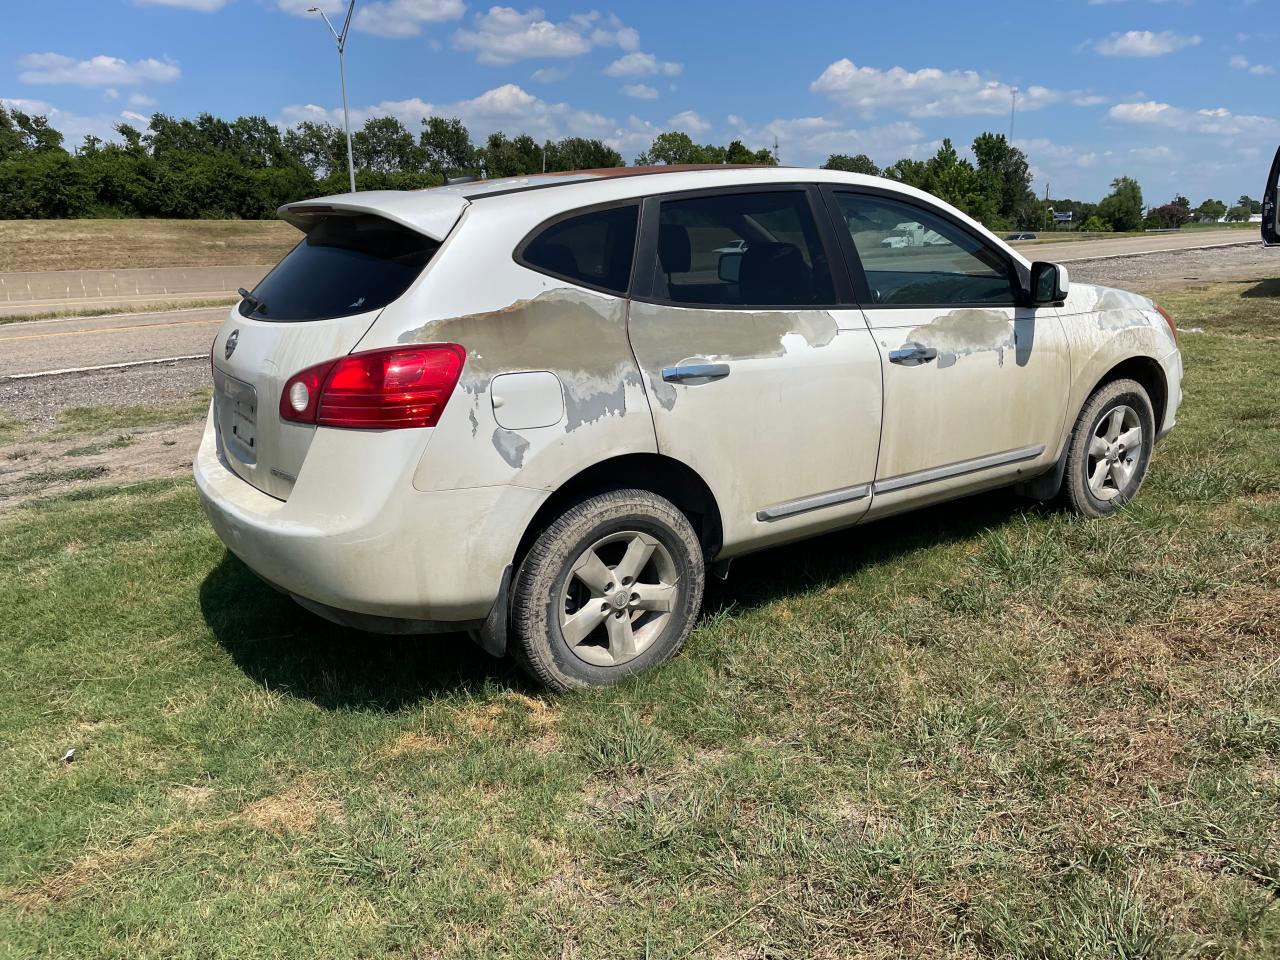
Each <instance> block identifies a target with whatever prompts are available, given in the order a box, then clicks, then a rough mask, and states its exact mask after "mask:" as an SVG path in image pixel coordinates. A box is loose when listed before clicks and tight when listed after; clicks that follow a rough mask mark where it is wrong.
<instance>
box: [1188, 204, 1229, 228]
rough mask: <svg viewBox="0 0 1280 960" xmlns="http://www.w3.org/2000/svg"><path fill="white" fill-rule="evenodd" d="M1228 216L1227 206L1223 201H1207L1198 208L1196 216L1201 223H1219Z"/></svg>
mask: <svg viewBox="0 0 1280 960" xmlns="http://www.w3.org/2000/svg"><path fill="white" fill-rule="evenodd" d="M1226 215H1227V205H1226V204H1225V203H1223V202H1222V201H1221V200H1212V199H1211V200H1206V201H1205V202H1204V203H1202V204H1200V206H1198V207H1196V211H1195V216H1196V219H1197V220H1199V221H1200V222H1201V223H1217V222H1218V221H1219V220H1221V219H1222V218H1223V217H1225V216H1226Z"/></svg>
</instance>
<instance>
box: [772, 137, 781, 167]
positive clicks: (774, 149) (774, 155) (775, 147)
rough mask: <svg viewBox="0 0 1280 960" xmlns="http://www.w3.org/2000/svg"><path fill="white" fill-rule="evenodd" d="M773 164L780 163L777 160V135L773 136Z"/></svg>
mask: <svg viewBox="0 0 1280 960" xmlns="http://www.w3.org/2000/svg"><path fill="white" fill-rule="evenodd" d="M773 162H774V163H781V162H782V161H781V160H780V159H778V135H777V134H776V133H775V134H774V135H773Z"/></svg>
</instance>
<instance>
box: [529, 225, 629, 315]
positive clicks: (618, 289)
mask: <svg viewBox="0 0 1280 960" xmlns="http://www.w3.org/2000/svg"><path fill="white" fill-rule="evenodd" d="M638 211H639V206H638V205H637V204H627V205H626V206H620V207H607V208H605V209H602V210H592V211H590V212H588V213H583V214H579V215H578V216H574V217H569V218H567V219H564V220H558V221H556V222H555V223H553V224H551V226H549V227H546V228H545V229H543V231H542V232H541V233H539V234H537V235H535V236H534V237H533V239H532V240H530V241H529V242H528V243H526V244H525V246H524V249H523V250H522V251H521V252H520V254H519V256H518V259H520V260H521V261H522V262H523V263H524V264H525V265H526V266H529V267H533V269H535V270H539V271H541V272H543V273H551V274H555V275H556V276H558V277H564V278H565V279H567V280H572V281H573V282H574V283H580V284H582V285H583V286H585V287H596V288H598V289H601V290H607V291H609V292H610V293H620V294H625V293H626V292H627V287H628V285H629V284H630V282H631V258H632V255H633V254H634V252H635V246H636V220H637V213H638Z"/></svg>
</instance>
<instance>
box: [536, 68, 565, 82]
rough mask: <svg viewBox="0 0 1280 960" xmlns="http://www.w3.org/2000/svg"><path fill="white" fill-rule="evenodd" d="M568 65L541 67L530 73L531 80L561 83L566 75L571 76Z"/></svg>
mask: <svg viewBox="0 0 1280 960" xmlns="http://www.w3.org/2000/svg"><path fill="white" fill-rule="evenodd" d="M569 73H570V70H569V68H568V67H541V68H539V69H537V70H535V71H533V73H531V74H530V75H529V78H530V79H531V80H535V81H537V82H538V83H559V82H560V81H561V80H563V79H565V77H567V76H569Z"/></svg>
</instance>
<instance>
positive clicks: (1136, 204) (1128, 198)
mask: <svg viewBox="0 0 1280 960" xmlns="http://www.w3.org/2000/svg"><path fill="white" fill-rule="evenodd" d="M1143 209H1144V207H1143V203H1142V187H1141V186H1139V185H1138V181H1137V180H1134V179H1133V178H1132V177H1117V178H1116V179H1115V180H1112V181H1111V192H1110V193H1109V194H1107V196H1105V197H1103V198H1102V202H1101V203H1099V204H1098V216H1100V217H1101V218H1102V219H1103V220H1105V221H1106V222H1107V223H1109V224H1110V225H1111V229H1112V230H1121V231H1123V230H1141V229H1142V211H1143Z"/></svg>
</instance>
